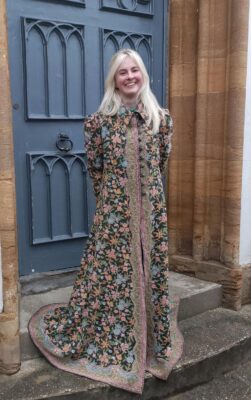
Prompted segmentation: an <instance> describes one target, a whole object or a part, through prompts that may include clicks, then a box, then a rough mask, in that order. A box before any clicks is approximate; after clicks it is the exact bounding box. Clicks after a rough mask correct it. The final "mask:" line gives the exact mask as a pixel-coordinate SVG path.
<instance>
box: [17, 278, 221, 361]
mask: <svg viewBox="0 0 251 400" xmlns="http://www.w3.org/2000/svg"><path fill="white" fill-rule="evenodd" d="M61 283H62V282H61ZM44 287H45V286H44V284H43V285H42V286H41V284H39V288H40V290H42V291H43V288H44ZM71 290H72V286H68V287H63V288H58V289H55V290H50V291H48V292H42V293H38V294H31V295H26V296H22V299H21V316H20V321H21V322H20V324H21V325H20V331H21V353H22V360H23V361H24V360H29V359H31V358H36V357H40V353H39V352H38V351H37V349H36V348H35V346H34V345H33V343H32V341H31V339H30V337H29V334H28V331H27V325H28V321H29V319H30V317H31V315H32V314H34V312H35V311H37V310H38V309H39V308H40V307H42V306H43V305H46V304H50V303H64V302H68V300H69V297H70V294H71ZM169 290H170V296H178V297H179V298H180V308H179V319H180V320H183V319H186V318H189V317H191V316H194V315H197V314H199V313H202V312H204V311H206V310H210V309H214V308H216V307H219V306H220V305H221V294H222V293H221V292H222V290H221V285H218V284H216V283H211V282H205V281H202V280H199V279H196V278H192V277H190V276H185V275H182V274H178V273H175V272H170V278H169ZM30 291H31V288H29V292H30Z"/></svg>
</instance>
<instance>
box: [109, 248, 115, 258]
mask: <svg viewBox="0 0 251 400" xmlns="http://www.w3.org/2000/svg"><path fill="white" fill-rule="evenodd" d="M108 257H109V258H112V259H115V258H116V254H115V250H114V249H112V250H110V251H108Z"/></svg>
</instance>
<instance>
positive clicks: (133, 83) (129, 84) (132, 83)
mask: <svg viewBox="0 0 251 400" xmlns="http://www.w3.org/2000/svg"><path fill="white" fill-rule="evenodd" d="M134 85H136V82H129V83H127V84H126V86H129V87H130V86H134Z"/></svg>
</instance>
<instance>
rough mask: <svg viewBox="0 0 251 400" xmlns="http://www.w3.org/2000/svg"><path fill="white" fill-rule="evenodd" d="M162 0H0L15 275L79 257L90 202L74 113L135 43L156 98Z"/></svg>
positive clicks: (161, 69) (161, 62) (66, 264)
mask: <svg viewBox="0 0 251 400" xmlns="http://www.w3.org/2000/svg"><path fill="white" fill-rule="evenodd" d="M167 6H168V2H167V1H166V0H158V1H153V0H117V1H116V0H85V1H84V0H18V2H17V1H16V0H7V11H8V29H9V32H8V38H9V54H10V72H11V91H12V101H13V127H14V151H15V167H16V192H17V221H18V242H19V264H20V273H21V275H27V274H30V273H33V272H44V271H50V270H57V269H64V268H70V267H75V266H78V265H79V262H80V258H81V254H82V251H83V247H84V245H85V242H86V239H87V237H88V234H89V231H90V227H91V223H92V217H93V213H94V210H95V200H94V196H93V192H92V186H91V182H90V179H89V176H88V173H87V168H86V167H87V166H86V154H85V146H84V137H83V127H82V121H83V117H84V115H86V114H89V113H92V112H94V111H95V110H96V109H97V108H98V106H99V104H100V101H101V98H102V95H103V89H104V79H105V76H106V72H107V68H108V63H109V60H110V58H111V56H112V55H113V54H114V52H115V51H117V50H118V49H119V48H121V47H130V48H133V49H135V50H137V51H138V52H139V53H140V54H141V56H142V58H143V59H144V61H145V64H146V66H147V69H148V72H149V75H150V78H151V84H152V87H153V90H154V92H155V94H156V96H157V98H158V100H159V101H160V103H162V104H163V102H164V96H165V75H166V70H165V48H164V46H166V42H165V38H166V36H165V28H166V26H165V19H166V15H167Z"/></svg>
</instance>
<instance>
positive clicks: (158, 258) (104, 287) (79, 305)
mask: <svg viewBox="0 0 251 400" xmlns="http://www.w3.org/2000/svg"><path fill="white" fill-rule="evenodd" d="M84 127H85V135H86V149H87V158H88V170H89V173H90V175H91V177H92V180H93V188H94V193H95V195H96V200H97V205H96V213H95V217H94V221H93V226H92V230H91V234H90V236H89V239H88V242H87V245H86V248H85V251H84V254H83V259H82V263H81V264H82V266H81V270H80V272H79V274H78V276H77V279H76V281H75V285H74V288H73V292H72V295H71V298H70V301H69V304H68V305H50V306H46V307H44V308H42V309H40V310H39V311H38V312H37V313H36V314H35V315H34V316H33V317H32V319H31V321H30V333H31V336H32V338H33V340H34V342H35V344H36V345H37V346H38V347H39V348H40V350H41V351H42V352H43V353H44V354H45V356H46V357H47V358H48V359H49V360H50V361H51V362H52V363H53V364H54V365H55V366H57V367H59V368H61V369H64V370H67V371H71V372H74V373H76V374H79V375H83V376H87V377H89V378H92V379H95V380H99V381H103V382H106V383H109V384H111V385H114V386H117V387H120V388H123V389H126V390H129V391H132V392H136V393H141V392H142V389H143V383H144V373H145V371H146V370H147V371H149V372H151V373H152V374H153V375H155V376H157V377H159V378H161V379H166V378H167V376H168V374H169V372H170V370H171V369H172V367H173V365H174V364H175V363H176V362H177V360H178V359H179V357H180V355H181V351H182V350H181V349H182V337H181V335H180V333H179V331H178V329H177V326H176V315H175V312H174V311H173V312H170V308H172V307H170V301H169V296H168V232H167V213H166V206H165V196H164V192H163V186H162V176H161V174H162V172H163V171H164V170H165V167H166V162H167V159H168V155H169V153H170V148H171V135H172V119H171V117H170V114H169V112H168V110H166V112H165V118H162V119H161V124H160V127H159V132H158V133H153V131H152V128H151V124H148V117H147V115H146V113H145V112H144V110H143V107H142V105H141V103H140V104H139V105H138V107H137V108H136V109H135V110H129V109H126V108H124V107H121V108H120V110H119V112H118V113H117V115H115V116H113V117H111V116H105V115H102V114H101V113H99V112H97V113H95V114H93V115H91V116H90V117H87V118H86V119H85V122H84Z"/></svg>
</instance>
